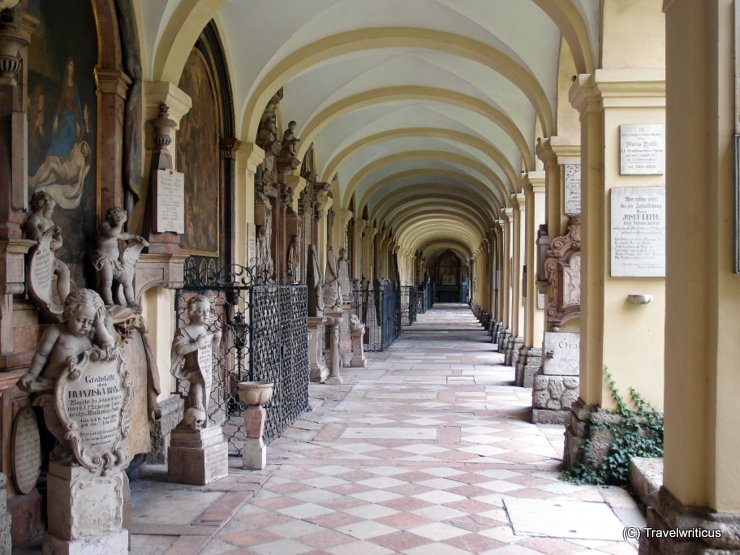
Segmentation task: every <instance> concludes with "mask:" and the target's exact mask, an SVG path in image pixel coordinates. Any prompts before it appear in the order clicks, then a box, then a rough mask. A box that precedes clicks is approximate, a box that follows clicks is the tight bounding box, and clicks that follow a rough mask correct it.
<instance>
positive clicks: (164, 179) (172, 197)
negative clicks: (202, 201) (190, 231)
mask: <svg viewBox="0 0 740 555" xmlns="http://www.w3.org/2000/svg"><path fill="white" fill-rule="evenodd" d="M157 231H159V232H165V231H174V232H175V233H185V174H183V173H182V172H176V171H173V170H157Z"/></svg>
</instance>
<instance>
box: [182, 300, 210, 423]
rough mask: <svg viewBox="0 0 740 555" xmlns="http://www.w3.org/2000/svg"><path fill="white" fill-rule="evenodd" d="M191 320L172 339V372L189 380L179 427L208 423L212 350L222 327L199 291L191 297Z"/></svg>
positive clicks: (189, 303) (189, 312) (207, 301)
mask: <svg viewBox="0 0 740 555" xmlns="http://www.w3.org/2000/svg"><path fill="white" fill-rule="evenodd" d="M188 316H189V318H190V321H189V323H188V324H186V325H184V326H180V327H179V328H177V331H176V332H175V338H174V339H173V341H172V366H171V368H170V372H171V373H172V375H173V376H175V377H176V378H178V379H181V380H187V381H188V382H189V384H190V390H189V392H188V398H187V401H186V403H185V414H184V416H183V419H182V421H181V422H180V424H178V428H189V429H193V430H198V429H201V428H206V427H208V422H209V419H208V400H209V398H210V396H211V386H212V383H213V353H214V352H216V351H218V348H219V345H220V344H221V331H220V330H218V329H216V327H215V325H214V324H213V322H212V320H211V301H210V300H209V299H208V297H206V296H205V295H196V296H194V297H193V298H191V299H190V300H189V301H188Z"/></svg>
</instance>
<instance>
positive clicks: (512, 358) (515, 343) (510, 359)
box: [505, 337, 524, 368]
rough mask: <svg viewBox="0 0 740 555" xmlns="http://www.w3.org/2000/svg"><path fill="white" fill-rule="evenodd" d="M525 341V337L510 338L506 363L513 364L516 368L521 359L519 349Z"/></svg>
mask: <svg viewBox="0 0 740 555" xmlns="http://www.w3.org/2000/svg"><path fill="white" fill-rule="evenodd" d="M523 343H524V338H523V337H512V338H511V339H510V340H509V345H508V346H507V348H506V359H505V364H506V365H507V366H513V367H514V368H516V363H517V361H518V360H519V349H521V348H522V344H523Z"/></svg>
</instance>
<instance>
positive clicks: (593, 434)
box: [563, 398, 621, 466]
mask: <svg viewBox="0 0 740 555" xmlns="http://www.w3.org/2000/svg"><path fill="white" fill-rule="evenodd" d="M620 419H621V416H619V415H618V414H615V413H612V412H605V411H603V410H602V409H601V408H600V407H598V406H596V405H587V404H586V403H584V402H583V400H582V399H580V398H579V399H578V400H576V401H575V402H574V403H573V404H572V405H571V407H570V415H569V417H568V419H567V420H566V423H565V449H564V450H563V463H564V464H565V466H572V465H574V464H576V463H577V462H581V461H586V460H589V461H593V464H594V465H596V466H598V465H599V464H600V463H601V460H602V459H603V458H604V457H605V456H606V455H608V454H609V447H610V446H611V444H612V443H613V442H614V436H613V435H612V433H611V432H610V431H609V430H608V429H606V428H605V427H603V426H600V427H594V426H591V424H600V423H601V424H603V423H606V422H618V421H619V420H620ZM584 439H588V440H589V441H588V452H586V451H585V450H584V448H583V445H584V441H583V440H584Z"/></svg>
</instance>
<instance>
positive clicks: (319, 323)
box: [308, 316, 329, 383]
mask: <svg viewBox="0 0 740 555" xmlns="http://www.w3.org/2000/svg"><path fill="white" fill-rule="evenodd" d="M325 324H326V318H324V317H323V316H309V317H308V367H309V372H310V374H309V375H310V378H311V381H312V382H319V383H324V382H325V381H326V378H327V377H328V376H329V369H328V368H327V367H326V361H325V360H324V325H325Z"/></svg>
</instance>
